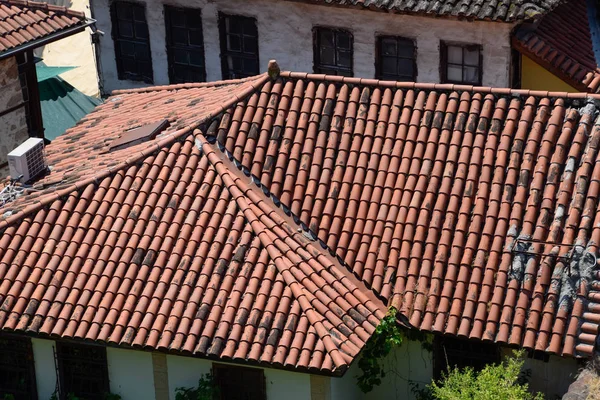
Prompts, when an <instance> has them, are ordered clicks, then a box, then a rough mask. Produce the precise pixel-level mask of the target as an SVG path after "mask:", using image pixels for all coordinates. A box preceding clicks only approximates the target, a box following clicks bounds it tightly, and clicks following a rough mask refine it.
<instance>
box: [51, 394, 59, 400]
mask: <svg viewBox="0 0 600 400" xmlns="http://www.w3.org/2000/svg"><path fill="white" fill-rule="evenodd" d="M50 400H58V393H57V392H54V393H52V395H51V396H50Z"/></svg>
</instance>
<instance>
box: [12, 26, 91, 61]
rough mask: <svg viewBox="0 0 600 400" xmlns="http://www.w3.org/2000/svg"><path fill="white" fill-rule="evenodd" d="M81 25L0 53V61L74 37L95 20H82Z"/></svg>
mask: <svg viewBox="0 0 600 400" xmlns="http://www.w3.org/2000/svg"><path fill="white" fill-rule="evenodd" d="M82 22H83V23H79V24H77V25H73V26H70V27H68V28H66V29H63V30H60V31H57V32H52V33H50V34H49V35H46V36H42V37H40V38H38V39H33V40H30V41H28V42H26V43H24V44H21V45H18V46H15V47H11V48H10V49H7V50H5V51H3V52H0V60H4V59H6V58H9V57H12V56H14V55H16V54H19V53H22V52H24V51H27V50H30V49H35V48H37V47H41V46H45V45H47V44H50V43H52V42H56V41H57V40H60V39H63V38H65V37H69V36H72V35H75V34H77V33H80V32H83V31H84V30H85V29H86V28H87V27H91V26H93V25H95V24H96V20H95V19H91V18H84V19H83V20H82Z"/></svg>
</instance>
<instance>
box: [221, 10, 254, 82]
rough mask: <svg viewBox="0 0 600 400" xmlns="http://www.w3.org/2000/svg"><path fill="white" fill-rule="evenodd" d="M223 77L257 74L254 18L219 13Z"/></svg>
mask: <svg viewBox="0 0 600 400" xmlns="http://www.w3.org/2000/svg"><path fill="white" fill-rule="evenodd" d="M219 31H220V36H221V70H222V73H223V79H235V78H244V77H247V76H252V75H258V74H259V73H260V71H259V63H258V28H257V27H256V19H254V18H250V17H242V16H239V15H227V14H223V13H219Z"/></svg>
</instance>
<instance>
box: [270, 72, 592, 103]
mask: <svg viewBox="0 0 600 400" xmlns="http://www.w3.org/2000/svg"><path fill="white" fill-rule="evenodd" d="M281 77H283V78H289V79H307V80H315V81H326V82H331V83H345V84H349V85H361V86H378V87H382V88H395V89H413V90H435V91H445V92H471V93H481V94H493V95H499V96H528V97H529V96H533V97H561V98H566V99H572V100H575V99H577V100H585V99H594V100H600V94H593V93H587V92H579V93H568V92H550V91H543V90H530V89H511V88H495V87H490V86H472V85H455V84H452V83H417V82H396V81H385V80H378V79H364V78H354V77H345V76H337V75H324V74H311V73H306V72H290V71H282V72H281Z"/></svg>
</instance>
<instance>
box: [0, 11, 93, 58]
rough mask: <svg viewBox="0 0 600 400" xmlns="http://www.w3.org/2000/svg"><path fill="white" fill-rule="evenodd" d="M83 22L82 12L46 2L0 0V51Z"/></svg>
mask: <svg viewBox="0 0 600 400" xmlns="http://www.w3.org/2000/svg"><path fill="white" fill-rule="evenodd" d="M86 22H87V20H86V17H85V15H84V14H83V13H82V12H79V11H74V10H70V9H67V8H65V7H61V6H55V5H51V4H47V3H38V2H33V1H21V0H0V56H1V55H2V52H4V51H7V50H9V49H13V48H16V47H19V46H21V45H24V44H27V43H29V42H33V41H36V40H39V39H42V38H45V37H47V36H50V35H53V34H56V33H60V32H63V31H65V30H66V29H68V28H71V27H75V26H77V25H85V24H86Z"/></svg>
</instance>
